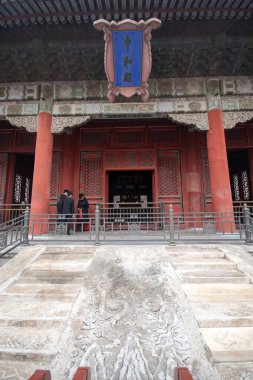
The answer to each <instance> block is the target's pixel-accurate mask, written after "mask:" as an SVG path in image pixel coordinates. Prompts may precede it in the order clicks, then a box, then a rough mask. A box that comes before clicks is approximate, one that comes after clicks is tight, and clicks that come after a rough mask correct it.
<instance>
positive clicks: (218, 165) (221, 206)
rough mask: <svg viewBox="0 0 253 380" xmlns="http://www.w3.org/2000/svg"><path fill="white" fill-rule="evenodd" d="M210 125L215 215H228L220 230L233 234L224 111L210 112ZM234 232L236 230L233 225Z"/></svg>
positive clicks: (210, 159) (209, 148)
mask: <svg viewBox="0 0 253 380" xmlns="http://www.w3.org/2000/svg"><path fill="white" fill-rule="evenodd" d="M208 123H209V130H208V132H207V149H208V160H209V168H210V182H211V190H212V200H213V210H214V212H215V213H226V214H224V215H226V216H227V218H228V221H227V223H217V227H218V230H223V231H224V232H231V221H232V222H233V221H234V217H233V203H232V194H231V186H230V179H229V170H228V160H227V150H226V142H225V133H224V126H223V119H222V110H221V109H219V108H215V109H212V110H209V111H208ZM228 213H229V214H228ZM217 220H219V218H217ZM232 230H234V224H233V223H232Z"/></svg>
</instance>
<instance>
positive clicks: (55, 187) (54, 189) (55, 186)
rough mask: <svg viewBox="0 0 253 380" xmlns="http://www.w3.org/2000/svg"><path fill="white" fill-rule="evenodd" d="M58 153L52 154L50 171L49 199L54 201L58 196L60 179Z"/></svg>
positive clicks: (59, 158)
mask: <svg viewBox="0 0 253 380" xmlns="http://www.w3.org/2000/svg"><path fill="white" fill-rule="evenodd" d="M60 161H61V154H60V152H54V153H53V158H52V169H51V184H50V198H51V199H56V198H57V196H58V194H59V179H60V163H61V162H60Z"/></svg>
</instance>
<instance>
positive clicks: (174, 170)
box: [157, 149, 182, 212]
mask: <svg viewBox="0 0 253 380" xmlns="http://www.w3.org/2000/svg"><path fill="white" fill-rule="evenodd" d="M157 167H158V192H159V193H158V200H159V202H165V203H166V204H167V205H169V204H172V205H173V209H174V210H175V211H176V212H178V211H182V186H181V165H180V154H179V151H178V150H166V149H163V150H159V151H158V157H157Z"/></svg>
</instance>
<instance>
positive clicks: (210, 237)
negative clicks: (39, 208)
mask: <svg viewBox="0 0 253 380" xmlns="http://www.w3.org/2000/svg"><path fill="white" fill-rule="evenodd" d="M252 220H253V218H252V214H251V213H250V210H249V208H248V207H247V205H244V207H243V209H242V211H240V212H238V213H237V214H234V213H213V212H208V213H207V212H206V213H204V212H194V213H179V212H174V210H173V207H172V206H171V205H169V204H166V203H163V202H161V203H147V204H145V205H143V204H141V205H140V204H137V203H136V204H134V205H131V206H130V207H129V205H126V204H117V206H116V207H115V205H114V204H97V205H96V207H95V210H94V209H93V211H92V212H89V214H88V215H85V216H83V217H82V219H80V216H79V215H78V214H77V215H65V216H62V215H57V214H43V215H34V214H33V215H29V209H28V207H27V208H26V210H25V212H24V214H23V215H22V216H20V217H18V218H16V219H13V220H11V221H8V222H5V223H2V224H1V225H0V251H1V249H4V248H6V247H7V246H8V245H11V244H13V243H14V242H15V241H16V242H17V243H25V244H28V243H29V242H30V241H33V240H34V241H38V240H51V239H52V240H58V241H60V240H70V241H71V240H72V241H75V240H77V241H83V242H85V241H87V242H93V243H95V244H100V243H102V242H104V241H111V242H112V241H115V242H116V241H130V240H131V241H141V240H145V241H166V242H169V243H170V244H174V243H175V242H177V241H208V242H209V241H221V240H226V241H228V240H237V241H245V242H246V243H248V244H251V243H252V240H253V237H252V234H253V223H252ZM69 235H72V236H69Z"/></svg>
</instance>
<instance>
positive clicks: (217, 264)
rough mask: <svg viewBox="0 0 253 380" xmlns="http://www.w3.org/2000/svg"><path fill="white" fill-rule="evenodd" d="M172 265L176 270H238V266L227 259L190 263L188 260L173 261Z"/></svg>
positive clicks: (191, 261)
mask: <svg viewBox="0 0 253 380" xmlns="http://www.w3.org/2000/svg"><path fill="white" fill-rule="evenodd" d="M172 265H173V267H174V268H175V269H188V270H189V269H190V270H203V269H205V270H213V271H214V270H215V271H216V270H223V269H224V270H234V269H236V264H234V263H232V262H230V261H228V260H226V259H219V258H218V259H216V258H210V259H209V260H207V259H205V260H203V259H202V260H201V259H196V260H192V259H191V258H189V261H188V262H187V261H186V260H181V259H180V260H172Z"/></svg>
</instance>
